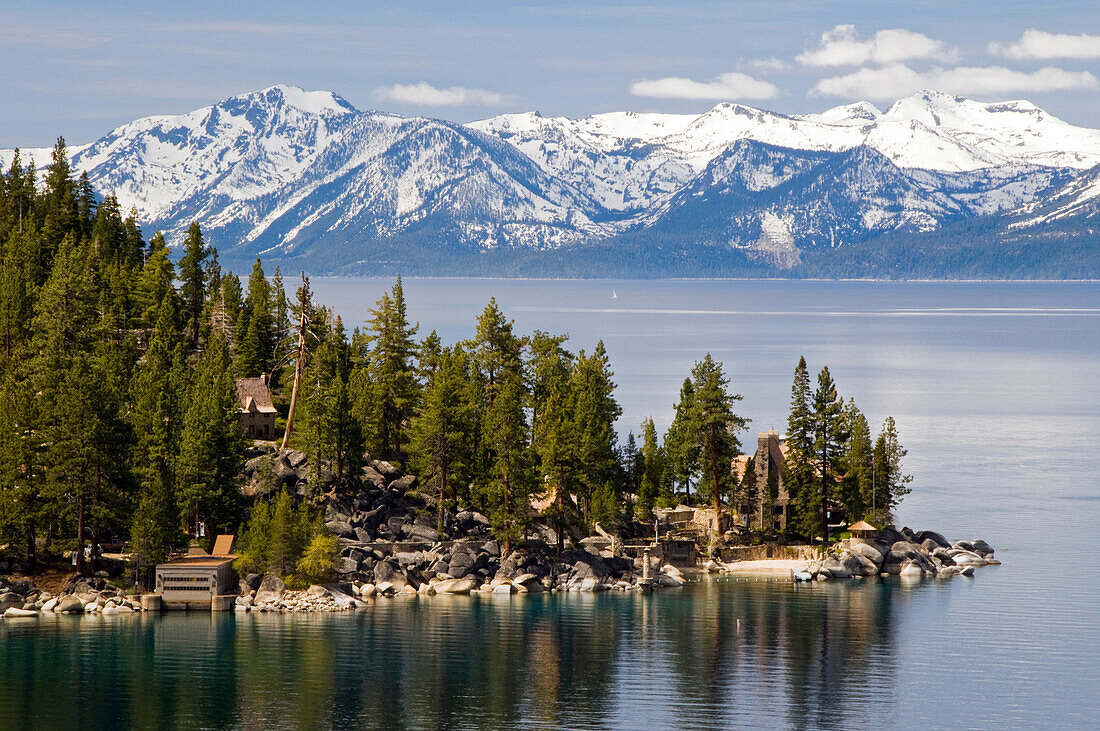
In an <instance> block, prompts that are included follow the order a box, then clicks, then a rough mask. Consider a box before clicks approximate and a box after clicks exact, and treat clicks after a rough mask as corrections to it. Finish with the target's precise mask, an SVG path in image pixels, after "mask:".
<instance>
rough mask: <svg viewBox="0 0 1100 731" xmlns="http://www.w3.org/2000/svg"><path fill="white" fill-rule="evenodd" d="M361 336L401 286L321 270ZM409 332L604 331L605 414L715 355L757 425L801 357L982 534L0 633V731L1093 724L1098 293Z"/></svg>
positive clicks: (557, 290) (587, 338)
mask: <svg viewBox="0 0 1100 731" xmlns="http://www.w3.org/2000/svg"><path fill="white" fill-rule="evenodd" d="M312 284H313V288H314V290H315V292H316V295H317V298H318V300H319V301H321V302H323V303H325V304H328V305H331V306H332V307H333V308H334V309H335V310H336V311H337V312H338V313H339V314H340V315H341V316H342V317H343V319H344V322H345V324H346V325H347V326H348V327H349V329H350V328H352V327H354V326H356V325H358V324H361V323H362V321H363V320H364V319H365V317H366V311H367V309H368V308H369V307H370V306H371V305H372V304H373V302H374V301H375V300H376V299H377V298H378V296H379V295H380V294H381V293H382V291H384V290H385V289H387V288H388V287H389V286H390V285H391V284H392V282H390V281H388V280H375V279H315V280H312ZM405 292H406V297H407V299H408V303H409V314H410V317H411V318H412V319H413V320H416V321H419V323H420V325H421V334H425V333H426V332H428V331H430V330H432V329H435V330H437V331H438V332H439V333H440V335H441V336H442V337H443V338H444V340H448V341H450V340H454V339H459V338H465V337H469V336H470V335H471V334H472V332H473V323H474V318H475V317H476V315H477V313H478V312H479V311H480V309H481V308H482V307H483V306H484V305H485V303H486V301H487V300H488V298H489V297H490V296H495V297H496V298H497V301H498V303H499V304H500V305H501V307H502V308H503V309H504V311H505V312H506V314H507V315H508V316H509V317H511V318H514V320H515V323H516V327H517V329H518V330H519V331H520V332H530V331H532V330H534V329H536V328H537V329H541V330H546V331H550V332H567V333H569V335H570V341H569V343H570V345H571V347H572V348H574V349H579V348H585V349H591V347H592V346H593V345H594V344H595V342H596V341H597V340H598V339H601V338H602V339H603V341H604V343H605V345H606V347H607V350H608V353H609V356H610V359H611V363H612V367H613V369H614V370H615V373H616V376H615V380H616V382H617V383H618V384H619V388H618V391H617V396H618V398H619V400H620V403H621V404H622V405H623V418H622V420H621V422H620V432H621V433H622V434H623V435H624V436H625V434H626V433H627V431H628V430H631V429H632V430H634V431H635V432H637V430H638V424H639V423H640V421H641V419H642V418H643V417H644V416H647V415H652V416H653V417H654V419H655V420H656V422H657V425H658V429H659V430H663V429H664V428H665V427H667V425H668V423H669V421H670V420H671V414H672V407H673V403H674V401H675V398H676V395H677V392H678V390H679V385H680V383H681V382H682V381H683V379H684V377H685V376H686V375H687V374H688V372H689V370H690V368H691V365H692V363H693V362H694V361H695V360H698V359H700V358H702V357H703V355H704V354H705V353H707V352H710V353H711V354H712V355H713V356H714V357H715V358H717V359H719V360H721V361H723V362H724V363H725V366H726V372H727V374H728V375H729V376H730V378H731V385H732V387H733V388H734V389H735V390H737V391H738V392H739V393H741V394H743V395H744V400H743V401H742V402H741V403H740V410H741V413H743V414H744V415H745V416H748V417H750V418H751V419H752V420H753V422H752V424H751V426H750V429H749V431H748V432H746V433H745V434H744V435H743V441H744V442H745V443H746V444H751V443H753V442H754V441H755V435H756V432H758V431H761V430H764V429H769V428H773V427H774V428H777V429H780V430H782V429H783V426H784V423H785V418H786V408H787V401H788V399H789V390H790V382H791V378H792V376H793V371H794V367H795V364H796V363H797V361H798V357H799V355H805V356H806V359H807V361H808V363H809V365H810V368H811V371H813V372H816V371H817V370H818V369H819V368H820V367H821V366H822V365H828V366H829V369H830V370H831V371H832V373H833V376H834V377H835V378H836V380H837V383H838V386H839V389H840V392H841V395H843V396H845V397H851V398H854V399H855V401H856V403H857V404H858V405H859V406H860V408H861V409H862V410H863V411H864V413H866V414H867V416H868V418H869V419H870V421H871V423H872V428H873V429H877V428H878V426H879V424H880V423H881V421H882V419H883V418H884V417H885V416H887V415H893V416H894V417H895V419H896V420H897V424H898V428H899V431H900V435H901V440H902V443H903V444H904V445H905V446H906V447H907V448H908V449H909V455H908V457H907V458H906V461H905V466H906V469H907V471H909V472H911V473H912V474H913V475H914V476H915V480H914V482H913V485H912V487H913V494H912V495H910V496H909V497H908V498H907V499H906V501H905V503H904V504H903V505H902V507H901V508H900V510H899V511H898V519H899V522H900V523H902V524H904V525H909V526H911V527H913V528H915V529H917V530H920V529H924V528H929V529H933V530H938V531H940V532H943V533H945V534H946V535H947V536H948V538H952V539H956V538H984V539H986V540H988V541H989V542H990V543H991V544H993V545H994V546H995V547H996V548H997V557H998V558H999V559H1001V560H1002V561H1003V562H1004V565H1003V566H999V567H988V568H983V569H979V570H978V572H977V576H976V577H975V578H973V579H963V578H956V579H954V580H951V581H949V582H944V581H935V580H926V581H923V582H919V583H917V584H913V585H907V584H902V583H900V582H899V581H898V580H894V579H891V580H878V579H873V580H865V581H862V582H855V581H853V582H826V583H825V584H823V585H822V584H816V585H812V586H795V585H792V584H790V583H787V582H774V581H773V582H763V581H751V580H750V581H745V580H733V579H728V578H726V579H711V580H708V581H704V582H701V583H698V584H694V585H689V586H687V587H684V588H682V589H675V590H666V591H663V592H661V593H658V594H655V595H652V596H642V595H633V594H631V595H619V594H613V595H598V596H573V595H552V596H529V597H522V596H516V597H513V598H511V599H507V598H505V599H500V598H499V597H498V598H485V597H479V598H471V597H452V598H434V599H424V600H421V599H409V600H391V601H385V602H379V603H378V604H377V605H376V606H374V607H372V608H371V609H369V610H366V611H363V612H359V613H356V614H354V615H339V616H325V617H303V616H271V615H257V616H254V615H245V616H236V615H228V616H224V615H222V616H210V615H196V614H192V615H178V614H176V615H165V616H162V617H149V616H134V617H96V618H89V619H73V618H69V617H58V618H50V619H36V620H27V621H4V622H0V669H2V670H0V673H2V680H0V726H6V727H10V726H26V727H56V726H69V725H74V724H79V725H83V726H107V725H112V726H116V725H118V726H126V725H129V726H154V727H187V728H191V727H257V728H260V727H268V726H291V727H330V726H331V727H346V728H351V727H355V728H469V727H481V728H501V727H509V726H522V727H527V728H532V727H533V728H559V727H583V728H590V727H608V728H643V727H644V728H708V729H712V728H715V727H718V726H748V727H786V728H791V727H793V728H852V727H859V728H862V727H868V726H885V727H897V726H901V725H924V726H932V727H972V728H988V727H994V726H1000V727H1025V726H1043V727H1082V726H1086V727H1089V726H1093V725H1094V724H1095V718H1096V715H1097V714H1098V713H1100V699H1098V698H1097V694H1096V692H1095V691H1096V688H1097V687H1100V602H1098V601H1097V597H1098V594H1100V592H1098V590H1097V588H1096V584H1095V563H1096V561H1095V556H1094V554H1092V553H1091V552H1090V549H1089V548H1088V546H1090V545H1091V544H1092V541H1093V536H1094V533H1095V527H1096V525H1097V523H1098V521H1100V484H1098V483H1100V449H1098V447H1100V443H1098V442H1100V439H1098V437H1097V435H1098V434H1100V388H1098V384H1100V375H1098V374H1100V284H1097V283H1042V282H1036V283H1000V282H994V283H886V282H780V281H690V282H689V281H543V280H469V279H465V280H463V279H423V280H421V279H410V280H406V281H405Z"/></svg>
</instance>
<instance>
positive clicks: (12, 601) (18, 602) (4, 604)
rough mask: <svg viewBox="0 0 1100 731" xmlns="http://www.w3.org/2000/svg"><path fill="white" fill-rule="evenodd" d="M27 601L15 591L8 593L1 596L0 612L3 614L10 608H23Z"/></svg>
mask: <svg viewBox="0 0 1100 731" xmlns="http://www.w3.org/2000/svg"><path fill="white" fill-rule="evenodd" d="M24 602H25V600H24V599H23V597H22V596H21V595H19V594H16V593H15V592H14V591H6V592H4V593H3V594H0V612H3V611H4V610H5V609H7V608H8V607H22V606H23V604H24Z"/></svg>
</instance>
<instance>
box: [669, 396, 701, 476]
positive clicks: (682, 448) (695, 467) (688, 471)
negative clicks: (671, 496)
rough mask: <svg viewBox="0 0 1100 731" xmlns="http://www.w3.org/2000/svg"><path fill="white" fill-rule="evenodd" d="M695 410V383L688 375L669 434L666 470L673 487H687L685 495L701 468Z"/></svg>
mask: <svg viewBox="0 0 1100 731" xmlns="http://www.w3.org/2000/svg"><path fill="white" fill-rule="evenodd" d="M694 411H695V386H694V384H693V383H692V382H691V378H685V379H684V383H683V385H682V386H680V399H679V400H678V401H677V402H676V413H675V415H674V416H673V418H672V424H671V425H670V426H669V428H668V432H667V433H666V434H665V453H666V455H667V456H668V462H667V463H666V470H667V475H668V478H669V479H670V480H671V482H672V484H673V487H674V488H675V485H676V484H679V485H681V486H682V487H683V488H684V494H685V496H686V495H687V494H688V493H689V492H690V491H691V484H692V480H693V479H694V478H695V476H696V474H697V473H698V471H699V457H700V455H699V443H698V442H697V441H695V440H693V439H692V438H691V422H692V420H693V418H694Z"/></svg>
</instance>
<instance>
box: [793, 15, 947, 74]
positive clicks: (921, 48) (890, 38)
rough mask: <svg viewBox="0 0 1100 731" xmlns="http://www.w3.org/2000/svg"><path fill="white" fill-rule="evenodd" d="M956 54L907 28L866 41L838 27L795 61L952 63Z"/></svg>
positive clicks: (853, 30) (812, 63)
mask: <svg viewBox="0 0 1100 731" xmlns="http://www.w3.org/2000/svg"><path fill="white" fill-rule="evenodd" d="M955 55H956V54H955V51H954V50H952V49H950V48H948V47H947V46H945V45H944V44H943V43H942V42H940V41H937V40H936V39H935V38H929V37H928V36H926V35H924V34H923V33H914V32H913V31H909V30H905V29H904V28H892V29H888V30H880V31H879V32H878V33H876V34H875V35H873V36H871V37H870V38H867V39H861V38H860V37H859V36H858V35H857V34H856V27H855V26H854V25H838V26H836V27H835V28H833V29H832V30H830V31H826V32H825V33H822V34H821V42H820V43H819V44H818V46H817V48H814V49H812V50H809V51H806V52H804V53H800V54H799V55H798V56H796V57H795V58H796V60H797V61H798V62H799V63H801V64H804V65H806V66H862V65H863V64H865V63H874V64H881V65H885V64H891V63H898V62H899V61H910V60H912V59H916V58H936V59H939V60H945V61H948V60H953V59H954V58H955Z"/></svg>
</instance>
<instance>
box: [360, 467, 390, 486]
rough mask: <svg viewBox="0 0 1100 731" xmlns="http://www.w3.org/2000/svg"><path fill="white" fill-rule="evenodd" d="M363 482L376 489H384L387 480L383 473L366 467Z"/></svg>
mask: <svg viewBox="0 0 1100 731" xmlns="http://www.w3.org/2000/svg"><path fill="white" fill-rule="evenodd" d="M363 482H364V484H370V485H374V486H375V487H383V486H385V484H386V478H385V477H383V476H382V473H381V472H379V471H378V470H376V469H374V468H373V467H364V468H363Z"/></svg>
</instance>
